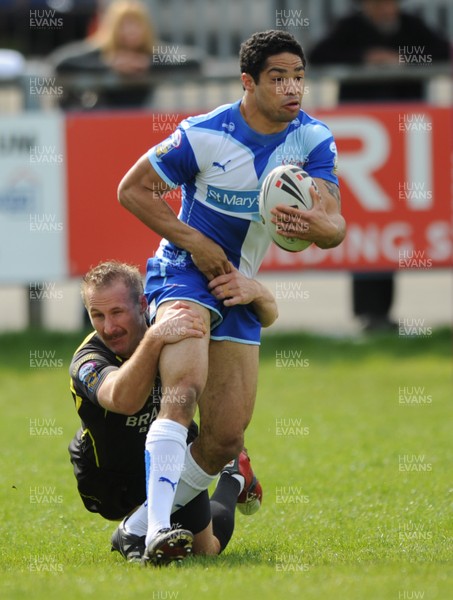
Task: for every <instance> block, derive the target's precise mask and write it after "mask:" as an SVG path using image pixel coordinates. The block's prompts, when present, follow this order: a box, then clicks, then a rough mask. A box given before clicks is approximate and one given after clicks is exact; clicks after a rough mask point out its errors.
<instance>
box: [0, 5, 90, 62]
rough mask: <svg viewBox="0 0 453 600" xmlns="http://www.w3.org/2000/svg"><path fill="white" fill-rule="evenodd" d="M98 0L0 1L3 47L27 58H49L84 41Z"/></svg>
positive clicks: (0, 29)
mask: <svg viewBox="0 0 453 600" xmlns="http://www.w3.org/2000/svg"><path fill="white" fill-rule="evenodd" d="M97 2H98V0H0V46H2V47H3V48H11V49H15V50H18V51H19V52H21V53H22V54H23V55H24V56H26V57H27V58H30V57H33V58H38V57H41V56H46V55H47V54H49V52H52V51H53V50H54V49H55V48H56V47H58V46H61V44H64V43H68V42H70V41H72V40H80V39H81V38H82V37H83V36H84V35H85V32H86V30H87V26H88V24H89V22H90V21H91V19H92V18H93V15H94V14H95V13H96V11H97Z"/></svg>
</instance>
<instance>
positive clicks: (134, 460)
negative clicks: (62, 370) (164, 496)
mask: <svg viewBox="0 0 453 600" xmlns="http://www.w3.org/2000/svg"><path fill="white" fill-rule="evenodd" d="M124 362H125V361H124V359H122V358H121V357H119V356H117V355H116V354H115V353H114V352H112V351H111V350H109V349H108V348H107V346H106V345H105V344H104V343H103V342H102V340H101V339H100V337H99V336H98V335H97V333H96V332H93V333H91V334H90V335H88V336H87V337H86V338H85V340H84V341H83V342H82V344H81V345H80V346H79V348H78V349H77V350H76V352H75V354H74V357H73V359H72V362H71V365H70V367H69V373H70V376H71V382H70V387H71V393H72V396H73V398H74V402H75V406H76V410H77V412H78V414H79V416H80V419H81V421H82V430H81V433H79V435H78V438H79V440H80V443H79V448H78V450H79V452H80V458H81V459H82V460H83V461H89V462H90V463H92V464H95V465H96V466H97V467H99V468H101V469H106V470H109V471H112V472H117V473H122V472H123V473H124V472H127V473H129V474H131V475H134V474H139V473H142V472H143V469H144V450H145V440H146V434H147V432H148V429H149V426H150V424H151V422H152V421H154V419H155V418H156V416H157V414H158V412H159V408H160V397H161V386H160V380H159V378H156V382H155V385H154V388H153V389H152V391H151V394H150V396H149V397H148V399H147V401H146V403H145V405H144V406H143V408H142V409H141V410H140V411H138V412H137V413H135V414H134V415H121V414H118V413H114V412H111V411H108V410H106V409H105V408H103V407H102V406H101V405H100V404H99V402H98V399H97V392H98V390H99V387H100V385H101V383H102V382H103V381H104V379H105V378H106V376H107V375H108V373H110V372H111V371H114V370H116V369H118V368H120V367H121V365H122V364H124Z"/></svg>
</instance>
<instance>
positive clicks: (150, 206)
mask: <svg viewBox="0 0 453 600" xmlns="http://www.w3.org/2000/svg"><path fill="white" fill-rule="evenodd" d="M169 189H170V186H169V185H168V184H167V183H166V182H165V181H164V180H163V179H162V178H161V177H160V176H159V174H158V173H157V172H156V170H155V169H154V168H153V166H152V165H151V163H150V161H149V158H148V155H147V154H145V155H143V156H142V157H141V158H139V160H138V161H137V162H136V163H135V165H133V167H132V168H131V169H130V170H129V171H128V172H127V173H126V175H125V176H124V177H123V179H122V181H121V183H120V185H119V187H118V200H119V202H120V203H121V204H122V206H124V207H125V208H126V209H127V210H129V211H130V212H131V213H132V214H133V215H135V216H136V217H137V218H138V219H140V221H142V223H144V224H145V225H146V226H147V227H149V228H150V229H152V230H153V231H155V232H156V233H158V234H159V235H161V236H162V237H163V238H165V239H167V240H169V241H170V242H172V243H173V244H175V246H178V247H179V248H184V250H187V251H188V252H189V253H190V254H191V255H192V259H193V261H194V263H195V265H196V266H197V267H198V268H199V269H200V271H201V272H202V273H204V275H206V277H207V278H208V279H209V280H211V279H213V278H214V277H216V276H217V275H220V274H222V273H228V269H229V262H228V259H227V257H226V255H225V252H224V251H223V249H222V248H221V247H220V246H219V245H218V244H216V243H215V242H213V241H212V240H211V239H210V238H208V237H206V236H205V235H203V234H202V233H200V232H199V231H198V230H196V229H194V228H193V227H190V226H189V225H187V224H185V223H183V222H182V221H180V220H179V219H178V218H177V216H176V215H175V213H174V212H173V210H172V209H171V208H170V207H169V206H168V204H167V203H166V202H165V200H164V199H163V198H162V193H165V192H166V191H168V190H169Z"/></svg>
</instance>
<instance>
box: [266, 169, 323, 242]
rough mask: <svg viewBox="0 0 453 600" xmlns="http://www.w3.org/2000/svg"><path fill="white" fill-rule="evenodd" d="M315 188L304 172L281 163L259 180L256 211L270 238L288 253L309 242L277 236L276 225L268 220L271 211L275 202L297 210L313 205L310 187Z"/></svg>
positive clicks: (311, 179) (306, 208) (270, 217)
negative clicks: (262, 179) (257, 207)
mask: <svg viewBox="0 0 453 600" xmlns="http://www.w3.org/2000/svg"><path fill="white" fill-rule="evenodd" d="M311 186H313V187H314V188H315V189H316V190H317V189H318V188H317V186H316V183H315V181H314V179H313V178H312V177H310V175H308V173H306V171H304V170H303V169H301V168H300V167H296V166H295V165H282V166H281V167H276V168H275V169H273V170H272V171H271V172H270V173H269V174H268V175H267V176H266V178H265V180H264V181H263V185H262V187H261V191H260V196H259V211H260V216H261V220H262V222H263V224H264V225H265V227H266V228H267V230H268V232H269V235H270V236H271V238H272V241H273V242H274V243H275V244H277V246H279V247H280V248H282V249H283V250H287V251H288V252H301V251H302V250H305V249H306V248H308V246H310V244H311V243H312V242H309V241H307V240H300V239H298V238H288V237H285V236H283V235H280V234H279V233H278V231H277V224H275V223H272V221H271V219H272V217H273V215H272V214H271V210H272V209H273V208H275V207H276V206H277V205H278V204H286V206H292V207H294V208H298V209H300V210H309V209H310V208H312V206H313V200H312V198H311V195H310V187H311Z"/></svg>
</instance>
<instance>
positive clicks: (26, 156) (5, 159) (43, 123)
mask: <svg viewBox="0 0 453 600" xmlns="http://www.w3.org/2000/svg"><path fill="white" fill-rule="evenodd" d="M65 163H66V156H65V132H64V116H63V115H62V114H60V113H53V112H49V113H47V114H46V113H41V112H36V113H33V112H31V113H26V114H24V113H22V114H18V115H8V116H7V115H2V116H0V284H13V283H23V284H29V283H30V282H39V281H49V280H57V279H62V278H64V277H66V275H67V248H66V247H67V223H66V175H65V173H66V164H65Z"/></svg>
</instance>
